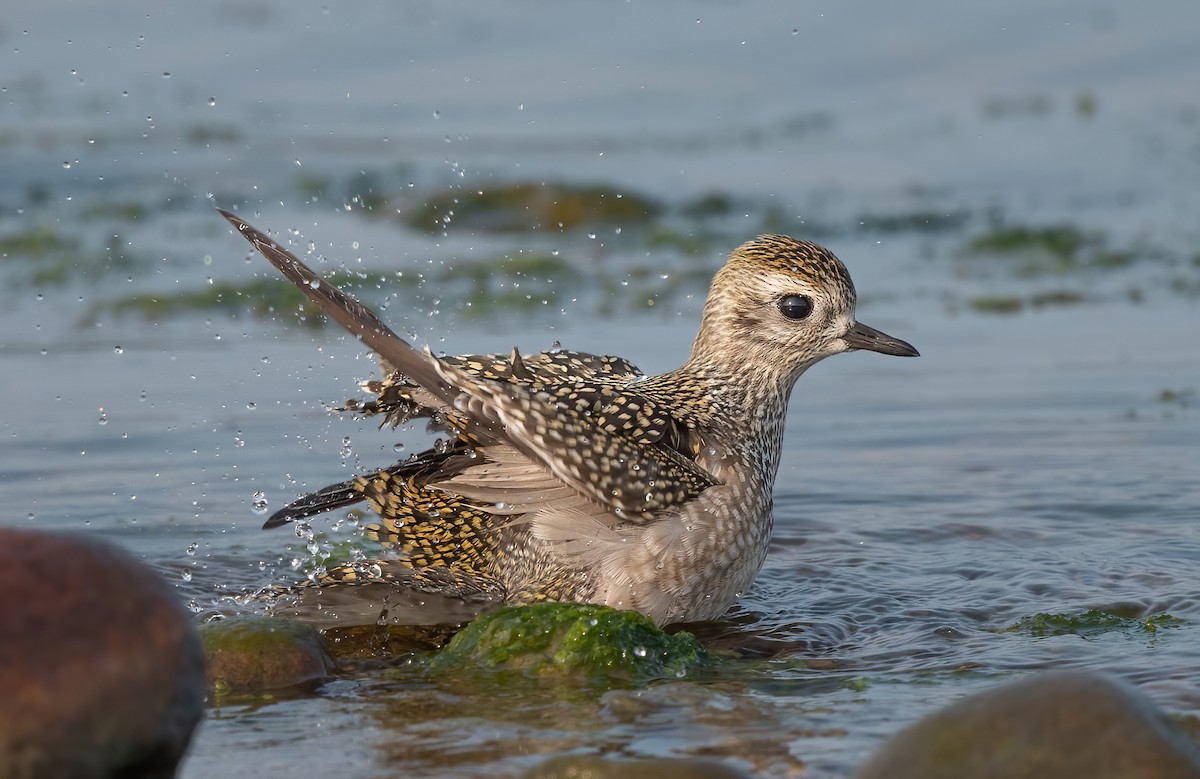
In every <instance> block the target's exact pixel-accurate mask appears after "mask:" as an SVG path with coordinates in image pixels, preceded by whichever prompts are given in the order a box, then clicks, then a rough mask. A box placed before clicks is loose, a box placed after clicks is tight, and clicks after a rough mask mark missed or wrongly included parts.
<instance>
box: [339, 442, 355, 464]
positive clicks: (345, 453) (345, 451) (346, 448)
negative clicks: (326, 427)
mask: <svg viewBox="0 0 1200 779" xmlns="http://www.w3.org/2000/svg"><path fill="white" fill-rule="evenodd" d="M352 454H354V448H353V447H352V446H351V445H350V436H346V437H345V438H343V439H342V450H341V455H342V459H343V460H345V459H346V458H348V457H349V456H350V455H352Z"/></svg>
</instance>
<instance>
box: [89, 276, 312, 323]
mask: <svg viewBox="0 0 1200 779" xmlns="http://www.w3.org/2000/svg"><path fill="white" fill-rule="evenodd" d="M212 312H219V313H224V314H228V315H231V316H236V315H238V314H242V313H250V314H252V315H253V316H255V317H257V318H259V319H266V318H269V317H274V316H280V315H289V314H290V315H292V316H294V317H295V320H296V321H297V322H298V323H300V324H302V325H305V326H308V327H321V326H322V325H323V324H324V319H323V318H322V317H321V316H320V314H319V313H318V312H317V310H316V307H315V306H314V305H313V304H312V303H311V302H309V300H308V298H306V297H305V296H304V293H303V292H301V291H300V290H298V289H296V287H295V286H293V285H291V284H288V283H286V282H283V283H281V282H280V280H278V279H274V278H263V279H254V280H253V281H248V282H214V283H213V284H210V285H208V286H206V287H202V288H200V289H191V290H182V291H179V292H142V293H138V294H134V295H127V296H124V297H120V298H117V299H115V300H109V301H105V302H102V303H98V304H96V305H94V306H92V307H91V308H90V309H88V312H87V313H86V314H85V315H84V317H83V321H91V320H95V319H96V318H97V317H98V316H101V315H103V314H113V315H116V316H127V315H137V316H140V317H141V318H142V319H145V320H147V321H150V322H163V321H165V320H167V319H169V318H170V317H172V316H176V315H179V314H185V313H212Z"/></svg>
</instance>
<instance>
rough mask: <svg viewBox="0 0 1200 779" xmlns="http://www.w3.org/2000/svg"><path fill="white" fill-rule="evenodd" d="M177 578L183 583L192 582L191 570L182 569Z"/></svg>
mask: <svg viewBox="0 0 1200 779" xmlns="http://www.w3.org/2000/svg"><path fill="white" fill-rule="evenodd" d="M179 578H180V579H183V580H184V581H185V582H190V581H191V580H192V569H191V568H184V569H183V573H181V574H179Z"/></svg>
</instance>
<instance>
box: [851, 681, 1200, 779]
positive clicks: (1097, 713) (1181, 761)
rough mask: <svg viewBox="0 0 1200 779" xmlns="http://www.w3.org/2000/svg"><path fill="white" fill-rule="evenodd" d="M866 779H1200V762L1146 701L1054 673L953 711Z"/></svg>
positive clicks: (925, 724)
mask: <svg viewBox="0 0 1200 779" xmlns="http://www.w3.org/2000/svg"><path fill="white" fill-rule="evenodd" d="M854 776H855V778H856V779H882V777H888V779H918V777H919V778H920V779H943V778H944V779H951V777H953V778H954V779H960V777H967V776H989V777H996V778H997V779H1026V778H1027V777H1028V779H1033V778H1034V777H1047V776H1064V777H1067V776H1086V777H1089V779H1151V778H1153V779H1195V778H1196V777H1198V776H1200V753H1197V750H1196V748H1195V746H1194V745H1193V744H1191V743H1190V742H1189V741H1188V740H1187V739H1186V738H1185V737H1184V736H1183V735H1182V734H1180V733H1179V732H1178V731H1176V730H1175V729H1174V728H1173V727H1172V726H1171V724H1170V723H1169V722H1167V720H1166V719H1165V718H1164V716H1163V715H1162V714H1161V713H1160V712H1159V711H1158V710H1156V709H1155V708H1154V706H1153V705H1152V704H1151V703H1150V702H1149V701H1148V700H1146V699H1145V698H1144V697H1142V695H1140V694H1139V693H1137V692H1135V691H1133V690H1131V689H1129V688H1128V687H1126V686H1124V685H1123V684H1119V683H1117V682H1115V681H1113V680H1112V679H1109V678H1107V677H1105V676H1101V675H1099V674H1094V673H1087V672H1082V671H1051V672H1047V673H1043V674H1038V675H1035V676H1032V677H1029V678H1026V679H1022V680H1020V681H1016V682H1011V683H1008V684H1003V685H1001V686H999V687H997V688H995V689H992V690H988V691H986V692H983V693H979V694H978V695H973V696H971V697H969V698H967V699H966V700H963V701H960V702H958V703H956V704H954V705H953V706H949V707H947V708H946V709H943V710H942V711H940V712H937V713H935V714H932V715H930V716H928V717H926V718H925V719H922V720H920V721H919V722H917V723H916V724H915V725H912V726H910V727H908V728H905V729H904V730H902V731H900V732H899V733H897V734H896V735H895V736H893V737H892V738H891V739H889V740H888V741H887V742H886V743H885V744H884V745H883V746H882V747H881V748H880V749H879V750H877V751H876V752H875V754H874V755H872V756H871V758H870V759H869V760H868V761H867V763H866V764H865V765H863V766H862V767H861V768H860V769H859V771H858V773H856V774H855V775H854Z"/></svg>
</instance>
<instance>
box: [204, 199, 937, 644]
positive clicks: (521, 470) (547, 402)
mask: <svg viewBox="0 0 1200 779" xmlns="http://www.w3.org/2000/svg"><path fill="white" fill-rule="evenodd" d="M218 210H219V211H220V213H221V215H222V216H224V217H225V218H226V219H227V220H228V221H229V222H230V223H231V224H232V225H233V227H234V228H235V230H236V231H237V232H239V233H240V234H241V235H242V236H243V237H244V238H246V239H247V240H248V241H249V242H250V243H251V244H252V245H253V246H254V248H255V249H257V250H258V251H259V252H260V253H261V254H262V255H263V256H265V257H266V258H267V260H269V261H270V262H271V263H272V265H274V266H275V268H277V269H278V270H279V271H280V272H281V273H282V274H283V275H284V276H285V277H286V278H287V279H288V280H289V281H291V282H292V283H293V284H295V285H296V286H297V287H298V288H299V289H300V290H301V291H303V292H304V294H305V295H307V296H308V297H309V298H310V299H311V300H312V301H313V302H314V303H315V304H316V305H317V306H318V308H319V309H320V311H321V312H322V313H323V314H325V315H326V316H328V317H329V318H331V319H333V320H334V321H336V322H338V323H339V324H341V325H342V326H343V327H345V328H346V329H347V330H348V331H349V332H350V333H351V334H353V335H354V336H356V337H357V338H359V339H361V341H362V342H363V344H364V345H365V346H367V347H368V348H370V349H372V350H374V351H375V352H376V353H377V355H378V356H379V359H380V365H381V369H382V378H380V379H377V380H371V381H366V382H363V384H362V386H363V388H364V389H365V390H366V391H367V392H368V393H370V395H371V396H372V397H371V398H370V399H369V400H363V401H350V402H348V403H347V404H346V406H344V409H345V410H349V411H352V412H355V413H357V414H361V415H363V416H367V417H378V418H379V419H381V420H382V422H381V426H382V425H389V424H390V425H393V426H398V425H403V424H405V423H408V422H410V421H412V420H415V419H426V420H427V422H428V425H429V426H430V428H431V429H432V430H433V431H434V432H438V433H440V434H442V435H444V438H438V440H437V441H435V442H434V444H433V445H432V446H431V447H430V448H429V449H427V450H425V451H423V452H421V453H419V454H415V455H412V456H410V457H409V458H407V459H404V460H402V461H400V462H397V463H395V464H393V465H391V466H389V467H386V468H381V469H379V470H375V471H370V472H367V473H364V474H362V475H358V476H355V477H354V478H351V479H349V480H346V481H342V482H339V483H337V484H333V485H331V486H329V487H326V488H324V489H321V490H318V491H316V492H314V493H311V494H308V495H305V496H303V497H301V498H299V499H297V500H296V501H294V502H293V503H291V504H289V505H287V506H286V507H284V508H282V509H280V510H279V511H277V512H275V513H274V514H273V515H272V516H271V517H270V518H269V519H268V520H267V521H266V523H265V525H264V527H265V528H271V527H279V526H283V525H286V524H287V523H289V522H294V521H297V520H306V519H307V518H309V517H313V516H315V515H318V514H321V513H324V512H327V511H331V510H334V509H338V508H342V507H346V506H351V505H354V504H357V503H360V502H363V501H365V502H366V503H367V504H369V506H370V507H371V508H372V509H373V510H374V512H375V513H376V514H378V516H379V520H378V522H374V523H371V524H368V525H366V527H365V534H366V536H367V537H369V538H371V539H373V540H376V541H379V542H380V543H381V544H383V547H384V549H385V552H386V551H388V550H390V551H391V552H392V554H391V555H390V556H385V557H383V558H381V559H377V560H362V561H358V562H356V563H352V564H349V565H345V566H340V567H336V568H330V569H329V570H328V571H326V572H325V574H324V575H323V576H322V577H321V579H320V580H319V581H318V582H317V584H318V585H328V584H331V583H346V584H357V583H367V582H379V581H386V582H391V583H393V584H396V585H398V586H404V587H408V588H412V589H413V590H416V591H419V592H427V593H441V594H444V595H450V596H454V597H461V598H476V599H481V600H485V601H495V602H497V603H500V604H508V605H520V604H529V603H537V602H544V601H560V602H578V603H598V604H605V605H608V606H611V607H614V608H617V609H628V610H634V611H638V612H641V613H642V614H645V615H646V616H648V617H650V618H651V619H652V620H654V622H655V623H656V624H658V625H660V626H663V625H668V624H674V623H685V622H702V621H710V620H715V619H718V618H719V617H721V615H722V614H724V613H725V612H726V611H727V610H728V609H729V607H730V606H731V605H732V604H733V603H734V602H735V601H736V600H737V599H738V598H739V597H740V596H741V595H742V594H743V593H745V592H746V591H747V590H748V588H749V587H750V585H751V584H752V582H753V581H754V579H755V577H756V576H757V574H758V572H759V570H760V569H761V567H762V565H763V562H764V559H765V557H766V554H767V549H768V546H769V542H770V536H771V528H772V522H773V516H772V492H773V488H774V482H775V477H776V474H777V472H778V469H779V463H780V452H781V448H782V442H783V436H784V421H785V417H786V413H787V407H788V401H789V398H790V396H791V394H792V389H793V387H794V385H795V384H796V380H797V379H798V378H799V377H800V375H801V374H803V373H804V372H805V371H806V370H807V369H808V368H810V367H811V366H812V365H814V364H815V363H817V362H818V361H820V360H823V359H825V358H826V357H830V356H832V355H835V354H840V353H842V352H850V351H855V350H868V351H873V352H878V353H881V354H885V355H895V356H902V357H916V356H919V354H918V352H917V350H916V349H915V348H913V346H912V345H911V344H909V343H907V342H905V341H902V340H900V339H898V338H894V337H892V336H890V335H887V334H885V333H883V332H881V331H879V330H876V329H875V328H872V327H869V326H867V325H864V324H862V323H860V322H858V321H856V319H855V301H856V296H855V289H854V284H853V282H852V281H851V279H850V275H849V273H848V272H847V270H846V267H845V266H844V265H843V264H842V262H841V261H840V260H839V259H838V258H837V257H836V256H834V254H833V253H832V252H830V251H829V250H828V249H826V248H824V247H822V246H819V245H817V244H815V243H810V242H807V241H803V240H800V239H796V238H792V237H788V236H784V235H761V236H758V237H757V238H755V239H753V240H750V241H748V242H746V243H744V244H742V245H741V246H739V247H737V248H736V249H734V250H733V252H732V253H731V254H730V255H729V257H728V259H727V260H726V262H725V263H724V265H723V266H722V267H721V268H720V269H719V270H718V271H717V273H716V275H715V276H714V278H713V281H712V286H711V289H710V292H709V294H708V297H707V299H706V301H705V303H704V306H703V310H702V314H701V320H700V328H699V331H698V333H697V335H696V337H695V340H694V342H693V345H692V348H691V353H690V355H689V356H688V358H687V359H686V361H684V363H683V365H682V366H680V367H679V368H677V369H676V370H673V371H670V372H667V373H662V374H658V375H647V374H644V373H643V372H642V371H640V370H639V369H638V368H637V367H636V366H635V365H633V364H632V363H631V362H629V361H628V360H625V359H623V358H621V357H615V356H610V355H594V354H588V353H584V352H576V351H571V350H567V349H562V348H552V349H550V350H547V351H543V352H540V353H535V354H522V353H521V352H519V351H518V350H517V349H516V348H514V349H513V350H512V351H511V352H510V353H508V354H489V355H469V356H434V355H433V354H432V353H431V352H430V351H429V349H428V347H426V348H424V349H417V348H415V347H413V346H412V345H410V344H409V343H408V342H406V341H405V340H404V339H403V338H401V337H400V336H398V335H397V334H396V333H394V332H393V331H392V330H391V329H390V328H389V327H388V326H387V325H386V324H384V323H383V322H382V321H381V320H380V319H379V318H378V317H377V316H376V315H375V314H373V313H372V312H371V311H370V310H369V309H368V308H367V307H365V306H364V305H362V304H361V303H359V302H358V301H357V300H355V299H354V298H353V297H351V296H350V295H349V294H347V293H346V292H344V291H342V290H340V289H338V288H337V287H336V286H334V285H332V284H330V283H329V282H327V281H325V280H324V279H322V278H321V276H319V275H318V274H317V273H315V272H314V271H313V270H312V269H310V268H309V267H308V266H307V265H305V264H304V263H303V262H302V261H301V260H300V259H298V258H297V257H296V256H295V255H294V254H292V253H291V252H290V251H288V250H287V249H286V248H285V247H284V246H282V245H280V243H278V242H277V241H276V240H274V239H273V238H271V237H270V236H269V235H268V234H266V233H264V232H261V231H259V230H258V229H256V228H254V227H253V226H251V225H250V224H249V223H247V222H246V221H245V220H243V219H242V218H241V217H239V216H237V215H236V214H234V213H231V212H229V211H225V210H221V209H218Z"/></svg>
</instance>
